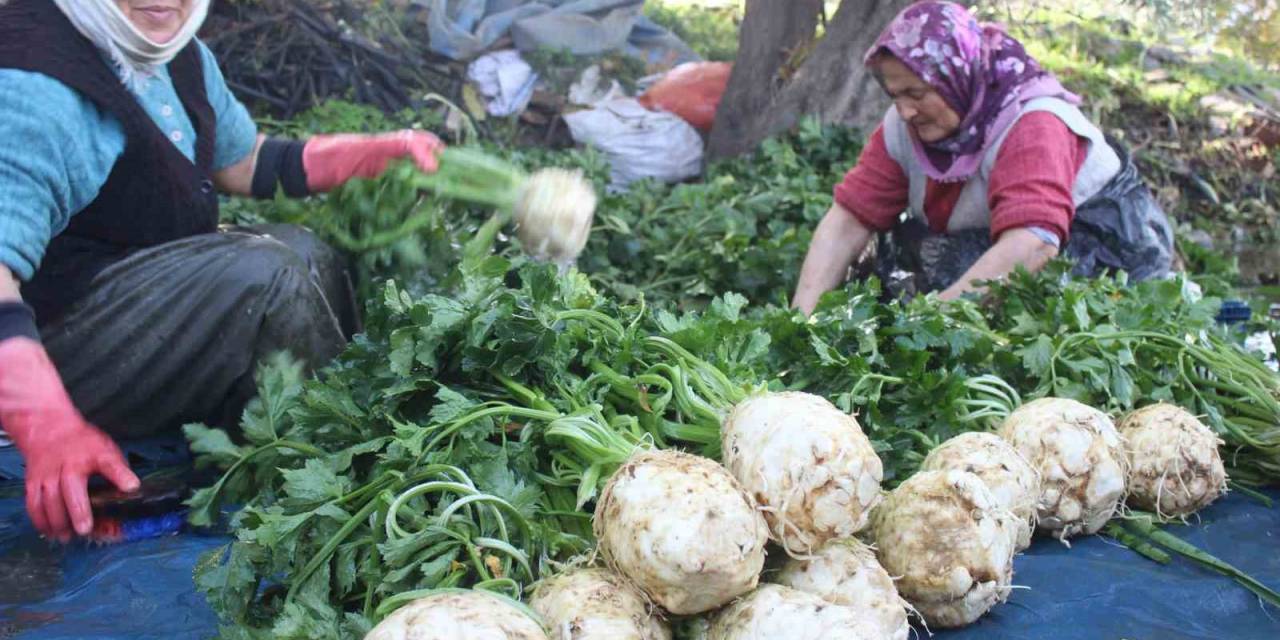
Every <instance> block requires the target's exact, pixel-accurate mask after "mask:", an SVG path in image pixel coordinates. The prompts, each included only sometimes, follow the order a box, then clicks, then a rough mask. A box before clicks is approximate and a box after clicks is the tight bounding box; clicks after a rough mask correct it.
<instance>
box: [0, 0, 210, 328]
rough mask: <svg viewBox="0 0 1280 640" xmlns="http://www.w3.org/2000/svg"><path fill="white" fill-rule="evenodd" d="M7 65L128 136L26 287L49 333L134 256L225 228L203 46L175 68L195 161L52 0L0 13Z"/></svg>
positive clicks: (0, 51)
mask: <svg viewBox="0 0 1280 640" xmlns="http://www.w3.org/2000/svg"><path fill="white" fill-rule="evenodd" d="M0 68H10V69H20V70H23V71H32V72H36V73H41V74H44V75H47V76H49V77H51V78H54V79H55V80H58V81H59V82H61V83H62V84H64V85H66V86H68V87H70V88H72V89H74V90H76V91H77V92H79V93H80V94H81V95H82V96H84V97H86V98H88V99H89V100H91V101H93V102H94V104H96V105H97V106H98V108H99V109H102V110H103V111H105V112H107V113H110V114H111V115H113V116H114V117H115V118H116V119H117V120H119V121H120V122H121V123H122V124H123V126H124V132H125V137H126V143H125V151H124V154H123V155H122V156H121V157H120V159H119V160H117V161H116V164H115V166H114V167H113V168H112V170H111V174H110V176H109V177H108V178H107V182H106V184H105V185H103V187H102V190H101V191H100V192H99V193H98V197H97V198H96V199H95V200H94V201H93V202H92V203H91V204H90V205H89V206H88V207H87V208H85V209H84V210H82V211H80V212H78V213H76V214H75V215H74V216H72V218H71V222H70V223H69V225H68V226H67V228H66V229H65V230H63V231H62V233H60V234H59V235H58V236H57V237H55V238H53V240H52V242H50V244H49V247H48V249H47V251H46V252H45V256H44V260H43V262H42V263H41V266H40V268H39V270H38V271H37V272H36V275H35V277H34V278H33V279H32V280H31V281H30V282H27V283H24V284H23V286H22V296H23V298H24V299H25V300H26V301H27V302H28V303H29V304H31V306H32V307H34V308H35V310H36V316H37V319H38V321H39V323H40V325H41V326H47V325H48V324H49V323H50V322H52V321H54V320H56V319H58V318H59V317H61V316H62V315H63V314H64V313H65V312H66V311H67V310H68V307H70V306H71V305H72V304H73V303H75V302H76V301H77V300H79V299H80V298H82V297H83V296H84V295H85V294H87V293H88V292H89V290H90V289H91V286H92V283H93V279H94V277H96V276H97V275H98V274H99V273H100V272H102V271H103V270H104V269H106V268H107V267H109V266H110V265H111V264H112V263H114V262H116V261H118V260H120V259H121V258H124V257H125V256H127V255H129V254H130V253H133V252H135V251H138V250H139V249H144V248H147V247H151V246H155V245H158V244H162V243H165V242H170V241H173V240H177V239H180V238H185V237H188V236H192V235H196V234H200V233H210V232H213V231H216V230H217V224H218V198H217V194H216V193H215V192H214V188H213V179H212V166H213V150H214V144H215V128H216V122H215V115H214V112H213V108H212V107H211V106H210V105H209V99H208V95H207V94H206V92H205V85H204V73H203V70H202V68H201V61H200V51H199V49H198V47H197V45H196V43H195V42H192V43H191V44H189V45H187V47H186V48H184V49H183V50H182V52H181V53H179V54H178V56H177V58H175V59H174V60H173V62H171V63H170V64H169V67H168V70H169V74H170V76H171V77H172V79H173V83H174V86H175V88H176V89H177V93H178V97H179V98H180V99H181V101H182V106H183V108H184V109H185V110H186V112H187V116H188V117H189V118H190V119H191V123H192V125H193V126H194V128H195V131H196V158H195V163H194V164H193V163H192V162H191V161H190V160H188V159H187V157H186V156H185V155H183V154H182V152H181V151H179V150H178V148H177V147H176V146H174V144H173V143H172V142H170V141H169V138H168V137H166V136H165V134H164V133H163V132H162V131H161V130H160V128H159V127H158V126H157V125H156V123H155V121H153V120H152V119H151V116H149V115H148V114H147V112H146V110H145V109H143V108H142V106H141V105H139V104H138V102H137V100H135V99H134V97H133V95H132V94H131V93H129V91H128V90H127V89H126V88H125V86H124V85H123V84H122V83H121V82H120V79H119V76H117V74H116V72H115V70H114V69H112V68H111V66H110V65H109V64H108V63H107V61H106V58H105V57H104V56H103V55H102V54H101V53H100V52H99V50H98V49H97V47H95V46H94V45H93V44H92V43H91V42H90V41H89V40H88V39H87V38H85V37H84V36H82V35H80V33H79V32H78V31H76V29H75V27H74V26H73V25H72V24H71V22H70V21H69V20H67V18H66V16H64V15H62V12H61V11H59V10H58V8H57V7H56V6H55V5H54V3H53V2H50V1H49V0H10V1H9V3H8V4H3V5H2V6H0ZM0 143H2V142H0Z"/></svg>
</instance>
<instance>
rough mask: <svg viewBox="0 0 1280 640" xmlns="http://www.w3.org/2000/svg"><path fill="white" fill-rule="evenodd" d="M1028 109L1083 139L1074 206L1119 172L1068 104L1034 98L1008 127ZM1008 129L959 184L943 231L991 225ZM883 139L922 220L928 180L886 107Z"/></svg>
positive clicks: (1098, 135)
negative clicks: (996, 171) (992, 195)
mask: <svg viewBox="0 0 1280 640" xmlns="http://www.w3.org/2000/svg"><path fill="white" fill-rule="evenodd" d="M1033 111H1048V112H1049V113H1052V114H1054V115H1055V116H1057V117H1058V118H1059V119H1061V120H1062V122H1063V123H1065V124H1066V125H1067V128H1069V129H1071V131H1072V132H1074V133H1075V134H1076V135H1078V136H1080V137H1082V138H1086V139H1088V140H1089V155H1088V156H1087V157H1086V158H1085V161H1084V165H1082V166H1081V167H1080V171H1079V173H1077V174H1076V182H1075V186H1074V188H1073V189H1072V199H1073V200H1074V204H1075V206H1077V207H1078V206H1080V205H1081V204H1082V203H1084V202H1085V201H1086V200H1088V199H1089V198H1091V197H1093V196H1094V195H1095V194H1097V193H1098V192H1099V191H1101V190H1102V188H1103V187H1104V186H1106V184H1107V183H1108V182H1110V181H1111V179H1112V178H1114V177H1115V176H1116V174H1117V173H1119V172H1120V168H1121V162H1120V157H1119V156H1118V155H1116V152H1115V150H1113V149H1112V148H1111V146H1110V145H1108V144H1107V142H1106V140H1105V139H1104V138H1103V135H1102V131H1101V130H1099V129H1098V127H1096V126H1094V124H1093V123H1092V122H1089V120H1088V118H1086V117H1085V116H1084V114H1083V113H1081V112H1080V110H1079V109H1077V108H1076V107H1075V106H1074V105H1072V104H1070V103H1068V102H1066V101H1063V100H1059V99H1058V98H1037V99H1035V100H1031V101H1030V102H1028V103H1027V104H1026V105H1024V107H1023V109H1022V112H1021V113H1019V114H1018V117H1017V118H1016V119H1014V123H1015V124H1016V123H1017V121H1018V120H1020V119H1021V118H1022V116H1025V115H1027V114H1028V113H1031V112H1033ZM1012 130H1013V125H1012V124H1011V125H1009V128H1008V129H1005V131H1004V133H1002V134H1001V135H1000V138H999V139H998V140H996V142H995V144H993V145H991V148H990V149H988V150H987V153H986V155H985V156H983V158H982V165H981V167H980V169H979V170H978V172H977V173H975V174H974V175H973V177H971V178H969V180H968V182H966V183H965V186H964V190H963V191H961V193H960V199H959V200H958V201H957V202H956V206H955V209H953V210H952V213H951V218H950V219H949V220H948V222H947V231H948V232H952V233H953V232H956V231H962V230H965V229H985V228H988V227H990V226H991V209H990V207H989V206H988V202H987V200H988V198H987V188H988V184H989V182H990V179H991V167H992V166H994V165H995V163H996V157H997V156H998V155H999V153H1000V147H1001V146H1003V145H1004V140H1005V138H1006V137H1007V136H1008V135H1009V132H1010V131H1012ZM884 141H885V145H886V146H887V147H888V150H889V155H890V156H891V157H892V158H893V159H894V160H896V161H897V162H898V165H899V166H901V167H902V170H903V172H904V173H906V174H907V179H908V180H909V182H910V197H909V199H908V203H909V204H908V206H909V209H908V211H909V213H910V215H912V216H916V217H919V218H921V219H924V217H925V215H924V191H925V185H926V184H927V182H928V180H927V176H926V175H925V173H924V169H923V168H921V167H920V164H919V162H917V161H916V157H915V153H914V152H913V151H912V149H911V134H910V132H909V130H908V128H907V125H906V123H904V122H903V121H902V118H901V117H900V116H899V115H898V110H897V109H896V108H894V107H889V111H888V113H886V114H885V116H884Z"/></svg>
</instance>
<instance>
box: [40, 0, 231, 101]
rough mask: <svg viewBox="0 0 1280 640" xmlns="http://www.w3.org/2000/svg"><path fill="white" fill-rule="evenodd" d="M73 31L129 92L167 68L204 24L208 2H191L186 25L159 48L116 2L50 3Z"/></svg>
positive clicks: (71, 0) (63, 0)
mask: <svg viewBox="0 0 1280 640" xmlns="http://www.w3.org/2000/svg"><path fill="white" fill-rule="evenodd" d="M53 2H54V4H56V5H58V9H61V10H62V13H63V14H64V15H66V16H67V19H68V20H70V21H71V24H73V25H75V27H76V30H77V31H79V32H80V33H81V34H82V35H84V37H86V38H88V39H89V41H90V42H92V43H93V44H94V45H96V46H97V47H98V48H99V49H101V50H103V51H105V52H106V53H107V55H108V56H110V57H111V61H112V62H113V63H115V65H116V68H117V69H118V71H119V72H120V80H121V81H122V82H124V84H125V86H128V87H130V88H132V89H138V88H140V86H141V84H142V82H143V81H144V80H146V79H147V78H148V77H150V76H152V75H153V74H155V70H156V68H157V67H161V66H164V65H166V64H169V62H170V61H171V60H173V59H174V57H176V56H177V55H178V52H180V51H182V49H183V48H184V47H186V46H187V45H188V44H189V43H190V42H191V40H192V39H193V38H195V37H196V32H197V31H199V30H200V27H201V26H202V25H203V24H204V19H205V16H207V15H208V13H209V0H191V13H190V15H188V16H187V23H186V24H184V25H182V30H181V31H179V32H178V34H177V35H175V36H174V37H173V39H172V40H170V41H168V42H166V43H164V44H160V43H157V42H154V41H152V40H151V39H150V38H148V37H147V36H145V35H143V33H142V32H141V31H139V30H138V28H137V27H135V26H134V25H133V23H132V22H130V21H129V18H128V17H127V16H125V15H124V12H123V11H121V10H120V7H119V6H117V5H116V3H115V0H53Z"/></svg>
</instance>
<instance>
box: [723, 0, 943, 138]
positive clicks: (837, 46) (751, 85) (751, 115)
mask: <svg viewBox="0 0 1280 640" xmlns="http://www.w3.org/2000/svg"><path fill="white" fill-rule="evenodd" d="M912 2H914V0H844V1H843V2H841V3H840V8H839V9H837V10H836V14H835V16H834V17H832V19H831V20H830V21H828V23H827V28H826V35H825V36H824V37H823V38H822V39H821V40H818V41H817V42H816V44H815V42H814V41H815V39H816V35H815V33H814V32H815V30H816V28H817V25H818V18H819V16H820V15H821V12H822V5H823V2H822V0H795V1H794V2H791V1H788V0H747V13H746V17H745V19H744V20H743V23H742V34H741V36H740V38H739V39H740V44H739V51H738V60H737V62H736V63H735V64H734V68H733V74H732V75H731V76H730V78H729V87H728V89H727V90H726V91H725V95H724V98H723V99H722V100H721V101H720V108H719V110H718V111H717V112H716V122H715V126H714V127H713V128H712V130H711V141H710V144H709V146H708V153H709V155H710V156H711V157H713V158H724V157H728V156H735V155H739V154H741V153H745V152H747V151H750V150H752V149H754V148H755V147H756V146H757V145H759V144H760V142H761V141H763V140H764V139H765V138H768V137H769V136H773V135H776V134H779V133H783V132H785V131H788V130H790V129H791V128H792V127H794V126H795V125H796V124H797V123H798V122H799V121H800V119H801V118H802V117H804V116H806V115H813V116H817V117H818V118H819V119H820V120H822V121H823V122H830V123H841V124H849V125H853V126H858V127H863V128H865V129H870V128H872V127H874V125H875V124H876V123H877V122H879V120H880V118H881V117H882V116H883V115H884V112H885V110H886V109H887V108H888V106H889V100H888V98H886V97H885V96H884V94H883V92H882V91H881V90H880V87H879V86H878V85H877V84H876V81H875V78H874V77H872V75H871V74H870V73H869V72H867V70H866V69H864V68H863V66H862V57H863V55H864V54H865V53H866V51H867V49H868V48H869V47H870V46H871V45H872V44H874V43H875V40H876V38H877V37H878V36H879V35H880V31H881V30H882V29H883V28H884V27H885V25H887V24H889V21H890V20H892V19H893V17H894V16H895V15H897V13H898V12H899V11H901V10H902V8H903V7H905V6H907V5H909V4H911V3H912ZM964 4H969V3H967V2H966V3H964Z"/></svg>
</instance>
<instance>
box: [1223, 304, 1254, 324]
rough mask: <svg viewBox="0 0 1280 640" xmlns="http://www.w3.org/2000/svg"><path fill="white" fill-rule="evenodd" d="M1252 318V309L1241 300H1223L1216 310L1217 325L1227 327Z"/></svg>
mask: <svg viewBox="0 0 1280 640" xmlns="http://www.w3.org/2000/svg"><path fill="white" fill-rule="evenodd" d="M1252 318H1253V309H1251V308H1250V307H1249V303H1247V302H1245V301H1243V300H1224V301H1223V303H1222V307H1221V308H1219V309H1218V318H1217V320H1218V323H1219V324H1225V325H1227V326H1228V327H1229V326H1232V325H1237V324H1243V323H1246V322H1248V321H1249V320H1250V319H1252Z"/></svg>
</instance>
